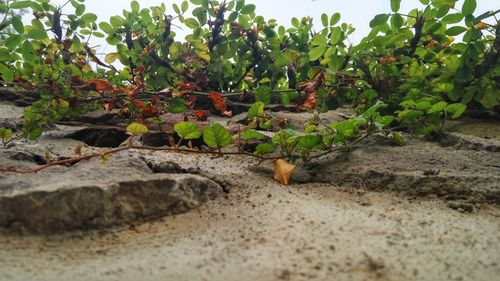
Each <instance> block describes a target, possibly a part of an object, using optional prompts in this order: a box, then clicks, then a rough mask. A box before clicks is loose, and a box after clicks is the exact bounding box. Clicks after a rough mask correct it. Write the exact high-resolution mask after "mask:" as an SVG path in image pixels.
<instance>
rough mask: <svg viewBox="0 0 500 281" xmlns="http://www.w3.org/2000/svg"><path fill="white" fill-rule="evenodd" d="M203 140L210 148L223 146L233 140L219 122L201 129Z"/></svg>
mask: <svg viewBox="0 0 500 281" xmlns="http://www.w3.org/2000/svg"><path fill="white" fill-rule="evenodd" d="M203 141H204V142H205V144H206V145H208V146H209V147H211V148H217V149H219V148H223V147H225V146H228V145H230V144H231V143H232V142H233V138H232V137H231V135H230V134H229V132H228V131H227V129H226V128H224V127H223V126H222V125H220V124H213V125H212V126H210V127H207V128H205V130H203Z"/></svg>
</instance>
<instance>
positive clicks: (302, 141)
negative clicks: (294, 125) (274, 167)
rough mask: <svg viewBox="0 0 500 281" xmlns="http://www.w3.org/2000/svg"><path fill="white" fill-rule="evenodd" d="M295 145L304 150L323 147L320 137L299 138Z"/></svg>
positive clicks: (307, 136)
mask: <svg viewBox="0 0 500 281" xmlns="http://www.w3.org/2000/svg"><path fill="white" fill-rule="evenodd" d="M297 145H298V147H300V148H302V149H304V150H312V149H315V148H318V147H320V146H321V145H323V138H322V137H321V136H320V135H305V136H300V137H298V142H297Z"/></svg>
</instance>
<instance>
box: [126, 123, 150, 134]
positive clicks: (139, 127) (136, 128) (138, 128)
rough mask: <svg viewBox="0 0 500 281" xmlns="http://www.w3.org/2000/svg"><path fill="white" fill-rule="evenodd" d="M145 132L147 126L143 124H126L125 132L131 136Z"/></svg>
mask: <svg viewBox="0 0 500 281" xmlns="http://www.w3.org/2000/svg"><path fill="white" fill-rule="evenodd" d="M147 132H148V127H146V126H144V125H143V124H139V123H136V122H134V123H131V124H130V125H128V126H127V133H129V134H131V135H132V136H140V135H144V134H146V133H147Z"/></svg>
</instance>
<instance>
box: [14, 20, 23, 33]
mask: <svg viewBox="0 0 500 281" xmlns="http://www.w3.org/2000/svg"><path fill="white" fill-rule="evenodd" d="M12 26H13V27H14V30H15V31H17V33H19V34H23V33H24V25H23V22H22V21H21V19H20V18H19V17H13V18H12Z"/></svg>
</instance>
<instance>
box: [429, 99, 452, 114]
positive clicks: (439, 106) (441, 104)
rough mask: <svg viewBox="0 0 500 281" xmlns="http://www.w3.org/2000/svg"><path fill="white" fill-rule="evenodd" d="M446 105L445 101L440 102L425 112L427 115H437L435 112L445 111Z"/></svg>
mask: <svg viewBox="0 0 500 281" xmlns="http://www.w3.org/2000/svg"><path fill="white" fill-rule="evenodd" d="M447 105H448V103H447V102H445V101H440V102H438V103H435V104H433V105H432V106H431V108H429V110H427V113H429V114H432V113H437V112H442V111H443V110H445V108H446V106H447Z"/></svg>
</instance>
